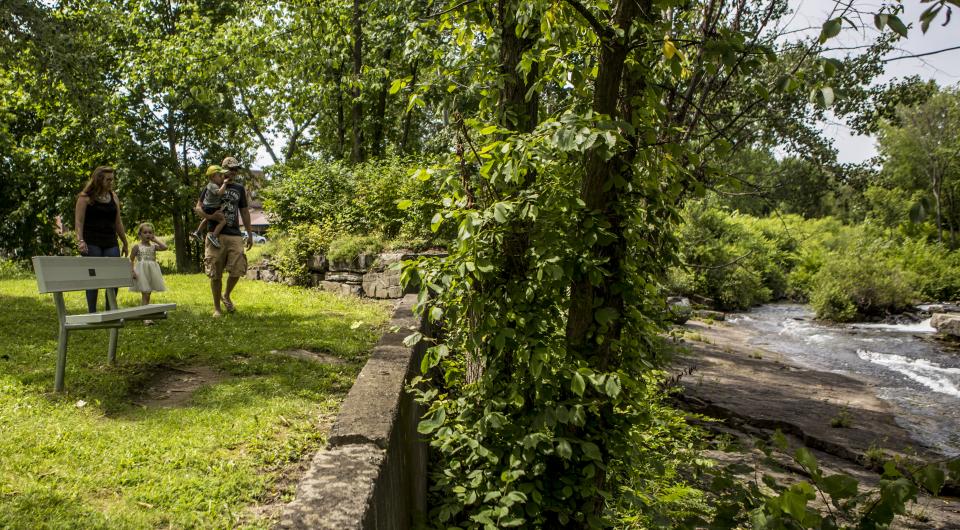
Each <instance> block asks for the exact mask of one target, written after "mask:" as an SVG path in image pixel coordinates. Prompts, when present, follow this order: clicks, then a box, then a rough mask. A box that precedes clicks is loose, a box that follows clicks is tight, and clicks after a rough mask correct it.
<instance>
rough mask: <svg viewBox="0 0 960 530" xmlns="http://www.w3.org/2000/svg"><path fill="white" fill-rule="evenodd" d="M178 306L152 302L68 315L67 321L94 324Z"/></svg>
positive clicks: (167, 309)
mask: <svg viewBox="0 0 960 530" xmlns="http://www.w3.org/2000/svg"><path fill="white" fill-rule="evenodd" d="M176 308H177V304H150V305H139V306H136V307H124V308H121V309H111V310H109V311H101V312H99V313H87V314H83V315H67V318H66V323H67V324H68V325H74V324H92V323H100V322H112V321H115V320H121V319H124V318H136V317H142V316H147V315H155V314H158V313H164V312H166V311H171V310H173V309H176Z"/></svg>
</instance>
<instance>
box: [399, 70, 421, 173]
mask: <svg viewBox="0 0 960 530" xmlns="http://www.w3.org/2000/svg"><path fill="white" fill-rule="evenodd" d="M419 66H420V60H419V59H414V60H413V66H411V68H410V70H411V72H410V91H411V92H413V91H414V90H416V89H417V74H418V73H419V72H418V68H419ZM412 126H413V109H410V110H408V111H406V112H404V114H403V133H402V134H401V136H400V152H401V153H404V154H406V153H407V151H409V150H410V128H411V127H412Z"/></svg>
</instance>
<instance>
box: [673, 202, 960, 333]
mask: <svg viewBox="0 0 960 530" xmlns="http://www.w3.org/2000/svg"><path fill="white" fill-rule="evenodd" d="M871 197H873V198H874V199H875V200H876V201H877V202H878V203H880V202H882V203H883V205H884V207H885V208H888V209H893V208H895V207H896V206H897V205H896V201H895V200H893V198H896V197H893V198H891V197H892V196H891V195H890V194H885V193H883V190H880V191H876V192H875V193H873V194H872V195H871ZM901 198H902V197H901ZM881 199H882V200H881ZM879 209H880V206H876V205H875V206H874V208H873V210H879ZM901 209H902V208H901ZM901 213H902V212H901ZM684 215H685V217H686V223H685V224H684V225H683V226H682V227H681V229H680V231H679V234H678V237H679V239H680V241H681V244H682V256H683V261H684V264H685V266H683V267H677V268H674V269H673V270H672V271H670V273H669V275H668V282H667V289H668V290H669V291H670V292H671V293H672V294H682V295H685V296H689V297H692V298H693V299H695V300H703V299H707V300H709V301H711V302H712V304H713V305H714V306H715V307H717V308H718V309H722V310H739V309H746V308H749V307H750V306H753V305H757V304H761V303H764V302H768V301H771V300H778V299H783V298H787V299H791V300H795V301H801V302H804V301H810V302H811V303H812V304H813V306H814V309H815V310H816V311H817V315H818V317H819V318H825V319H830V320H837V321H849V320H853V319H857V318H865V317H871V316H877V315H883V314H886V313H893V312H897V311H902V310H904V309H908V308H909V306H910V304H911V303H912V302H913V301H914V300H915V299H916V298H918V297H920V298H923V299H924V300H953V299H956V298H958V297H960V254H958V253H957V252H954V251H950V250H948V249H946V248H945V247H943V246H940V245H935V244H932V243H930V242H929V239H928V237H927V236H926V235H925V234H920V235H911V231H910V230H906V229H905V228H904V227H905V226H907V225H906V224H904V223H902V222H900V221H897V219H899V217H897V216H895V215H893V214H891V215H889V216H888V218H886V220H885V221H883V222H881V220H880V219H877V218H873V217H870V216H868V219H867V221H866V222H864V223H861V224H857V225H846V224H843V223H842V222H840V221H839V220H837V219H834V218H829V217H827V218H823V219H812V220H807V219H803V218H801V217H799V216H796V215H778V216H771V217H769V218H765V219H758V218H755V217H751V216H748V215H741V214H739V213H737V212H726V211H724V210H721V209H719V208H717V207H715V206H713V205H712V204H711V203H710V201H709V200H704V201H700V202H691V203H688V204H687V206H686V208H685V211H684ZM876 215H880V214H879V213H876ZM897 222H900V224H899V225H898V226H896V227H890V226H887V225H888V224H890V223H894V224H895V223H897ZM847 256H855V257H847Z"/></svg>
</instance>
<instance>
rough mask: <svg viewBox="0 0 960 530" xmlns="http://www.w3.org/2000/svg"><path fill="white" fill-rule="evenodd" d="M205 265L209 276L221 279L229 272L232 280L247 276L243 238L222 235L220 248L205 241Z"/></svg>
mask: <svg viewBox="0 0 960 530" xmlns="http://www.w3.org/2000/svg"><path fill="white" fill-rule="evenodd" d="M204 242H205V244H204V247H203V264H204V267H205V268H206V270H207V276H209V277H211V278H220V277H221V276H223V272H224V271H227V273H228V274H229V275H230V277H231V278H240V277H243V276H244V275H246V274H247V256H246V254H244V253H243V237H242V236H225V235H223V234H220V248H217V247H215V246H213V245H211V244H210V241H209V240H206V239H205V240H204Z"/></svg>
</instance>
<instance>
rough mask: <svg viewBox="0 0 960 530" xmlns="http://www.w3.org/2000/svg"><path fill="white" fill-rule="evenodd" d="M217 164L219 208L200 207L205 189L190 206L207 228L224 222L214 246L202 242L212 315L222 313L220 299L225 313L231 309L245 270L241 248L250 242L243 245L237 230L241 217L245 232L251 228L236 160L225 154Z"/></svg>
mask: <svg viewBox="0 0 960 530" xmlns="http://www.w3.org/2000/svg"><path fill="white" fill-rule="evenodd" d="M220 165H221V166H222V167H223V169H224V170H225V171H226V174H225V175H224V183H225V185H226V189H225V190H224V193H223V195H221V197H220V204H221V207H220V210H219V211H215V212H213V213H209V214H208V213H205V212H204V211H203V196H204V194H205V193H207V190H206V189H204V190H203V191H202V192H201V193H200V199H199V200H198V201H197V205H196V206H195V207H194V210H195V211H196V212H197V214H198V215H200V216H201V217H203V218H204V219H206V220H207V221H208V223H209V224H208V227H207V229H208V230H213V229H214V227H215V226H216V225H217V224H218V223H223V225H224V226H223V229H222V230H221V231H220V238H219V240H220V248H217V247H216V246H214V245H213V244H212V243H211V241H210V240H209V239H208V240H206V241H205V242H204V252H203V264H204V267H205V269H206V272H207V276H209V277H210V291H211V293H212V294H213V316H214V317H220V316H221V315H222V312H221V310H220V306H221V301H222V302H223V308H224V309H226V310H227V312H228V313H233V312H234V311H235V308H234V305H233V300H232V299H231V298H230V295H231V293H233V288H234V287H236V285H237V282H238V281H239V280H240V278H241V277H242V276H244V275H246V274H247V256H246V254H244V250H245V249H247V250H249V249H250V247H251V246H252V245H253V238H249V239H248V240H247V242H246V246H244V241H243V234H242V233H241V232H240V224H239V221H240V220H241V219H242V220H243V226H244V227H245V228H246V229H247V231H248V232H252V228H253V227H252V225H251V224H250V210H249V209H247V190H246V189H244V187H243V186H242V185H241V184H239V183H237V182H236V178H237V175H238V174H239V172H240V163H239V162H237V159H236V158H233V157H232V156H228V157H226V158H224V159H223V162H222V163H221V164H220ZM238 214H239V215H238ZM224 271H226V272H227V273H228V277H227V287H226V290H223V273H224ZM221 293H222V294H221Z"/></svg>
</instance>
